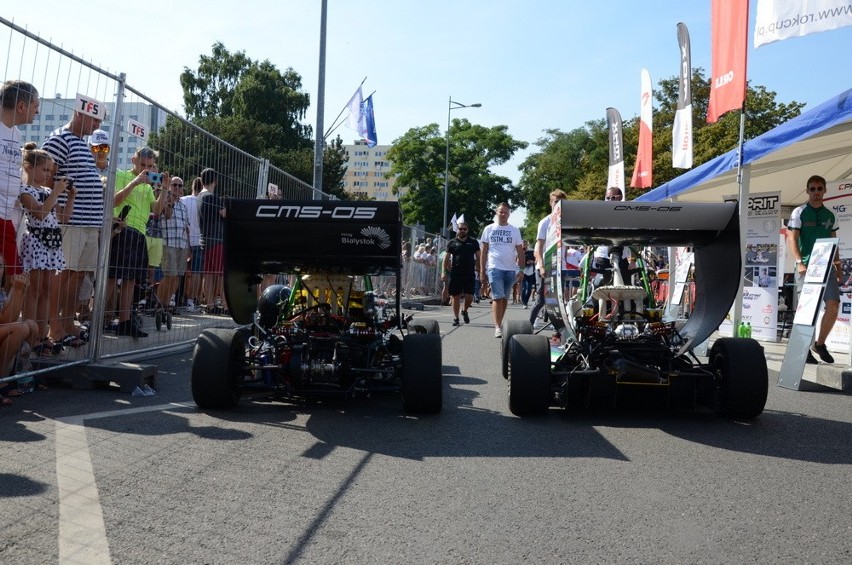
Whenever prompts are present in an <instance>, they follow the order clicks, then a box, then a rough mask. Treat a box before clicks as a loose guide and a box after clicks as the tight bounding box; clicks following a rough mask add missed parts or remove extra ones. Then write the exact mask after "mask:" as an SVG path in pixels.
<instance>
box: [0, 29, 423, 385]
mask: <svg viewBox="0 0 852 565" xmlns="http://www.w3.org/2000/svg"><path fill="white" fill-rule="evenodd" d="M0 24H2V26H0V44H4V45H7V46H8V52H7V58H6V64H5V71H4V73H5V74H4V76H3V77H2V81H3V82H5V81H9V80H22V81H26V82H28V83H30V84H32V85H34V86H35V87H36V88H37V89H38V91H39V95H40V108H39V114H38V115H37V116H35V118H34V119H33V120H32V122H31V123H23V121H22V122H21V123H15V125H14V126H13V127H16V128H17V130H18V131H19V132H20V138H21V140H20V143H21V144H23V143H26V142H28V141H32V142H35V143H36V144H37V145H38V146H39V147H41V146H43V145H44V144H45V142H46V140H47V139H48V138H50V137H53V136H56V134H57V132H58V131H60V128H62V127H63V126H65V125H66V124H74V127H73V128H72V129H74V133H75V135H76V137H77V139H79V140H83V141H86V140H88V137H89V134H90V133H91V132H92V131H93V130H95V129H100V130H103V131H105V132H106V133H107V135H108V137H109V141H110V144H109V147H110V152H109V154H108V156H109V158H108V161H107V163H106V165H105V166H104V167H103V168H101V169H92V163H99V164H101V165H103V159H101V161H98V160H97V157H98V155H97V154H92V159H91V161H88V164H87V165H86V167H88V169H89V170H90V171H93V172H94V173H95V174H97V175H98V176H99V177H100V178H101V180H102V182H103V187H105V188H103V190H102V191H94V192H91V191H90V193H89V195H88V201H87V202H88V203H89V204H94V205H95V206H96V207H98V209H99V206H100V205H101V204H102V205H103V210H104V211H103V215H102V217H100V216H99V217H98V219H97V221H96V222H90V223H92V224H94V225H96V227H97V228H102V227H105V226H112V225H113V218H114V216H115V215H117V214H114V211H113V204H114V200H115V194H116V193H115V191H114V190H113V187H115V186H116V178H117V177H120V179H122V180H123V181H124V182H123V183H122V186H123V185H124V184H126V181H127V180H128V179H129V178H132V176H130V177H128V176H127V173H123V172H121V171H127V170H130V169H131V168H132V167H133V165H132V157H133V155H134V153H135V151H136V150H137V149H138V148H141V147H145V146H149V147H151V148H153V149H155V150H156V151H157V152H158V157H157V159H156V160H157V166H158V169H159V170H160V171H164V172H168V173H170V174H171V175H172V176H179V177H180V178H181V179H182V180H183V183H184V194H185V195H189V194H190V186H191V185H192V182H193V180H194V179H195V178H196V177H198V175H199V174H200V172H201V171H202V170H203V169H204V168H207V167H209V168H212V169H214V170H216V172H217V173H218V175H219V177H218V183H217V186H216V191H215V192H216V193H217V194H218V195H221V196H230V197H236V198H263V197H266V194H267V187H268V186H269V185H270V184H274V185H276V186H277V187H278V191H279V194H280V195H281V197H283V198H292V199H314V198H322V199H327V198H333V197H332V196H330V195H327V194H325V193H320V192H318V191H315V190H314V189H313V188H312V187H311V186H310V185H308V184H306V183H304V182H302V181H300V180H299V179H297V178H295V177H293V176H292V175H289V174H287V173H286V172H284V171H282V170H280V169H278V168H276V167H274V166H271V165H270V163H269V161H268V160H266V159H263V158H260V157H255V156H253V155H250V154H248V153H246V152H244V151H242V150H240V149H238V148H236V147H234V146H233V145H230V144H229V143H227V142H225V141H223V140H221V139H219V138H217V137H216V136H214V135H212V134H211V133H209V132H207V131H205V130H203V129H201V128H199V127H198V126H196V125H194V124H192V123H190V122H188V121H187V120H185V119H184V118H183V117H181V116H180V115H178V114H177V113H175V112H172V111H170V110H168V109H166V108H165V107H163V106H162V105H161V104H159V103H157V102H156V101H155V100H153V99H151V98H149V97H147V96H146V95H144V94H143V93H141V92H139V91H137V90H135V89H133V88H132V87H131V86H130V85H129V84H128V83H127V80H126V76H125V74H123V73H121V74H114V73H111V72H109V71H106V70H103V69H101V68H99V67H97V66H95V65H93V64H92V63H90V62H89V61H87V60H85V59H83V58H81V57H79V56H77V55H74V54H72V53H69V52H67V51H65V50H63V49H62V48H59V47H57V46H54V45H52V44H51V43H50V42H48V41H45V40H43V39H42V38H40V37H38V36H37V35H35V34H33V33H31V32H29V31H27V30H25V29H23V28H21V27H20V26H17V25H15V24H14V23H13V22H11V21H9V20H6V19H4V18H2V17H0ZM4 31H5V33H4ZM87 105H88V106H87ZM80 116H83V117H80ZM148 132H152V133H151V134H149V133H148ZM10 141H11V140H10ZM78 143H79V142H78ZM87 147H88V146H87ZM0 149H7V150H15V149H16V148H15V147H12V146H9V147H4V148H0ZM78 150H79V148H78ZM102 157H103V155H101V158H102ZM81 158H82V157H81ZM70 164H71V163H67V165H69V166H70ZM62 170H63V167H62V166H60V172H62ZM78 172H79V171H77V172H75V173H73V174H72V173H70V172H69V173H67V176H70V177H74V176H75V175H76V174H78ZM84 176H85V174H84ZM77 185H78V186H77V188H78V189H81V188H85V187H81V183H80V182H79V181H78V183H77ZM0 190H2V189H0ZM95 192H97V194H96V193H95ZM1 196H2V195H0V197H1ZM101 199H102V200H101ZM64 200H65V198H64V196H63V197H60V200H59V203H60V204H62V203H63V202H64ZM77 200H78V203H76V204H75V210H76V209H78V207H80V206H83V207H85V204H86V202H83V204H80V202H81V201H82V200H84V192H83V190H80V192H79V193H78V198H77ZM0 201H2V199H1V198H0ZM78 211H79V210H78ZM14 214H15V212H12V211H5V213H4V216H5V217H6V218H11V217H12V216H14ZM17 214H18V215H19V216H20V217H21V218H22V219H23V218H26V214H24V213H23V210H18V211H17ZM71 223H72V224H73V223H78V221H77V220H75V217H73V216H72V218H71ZM31 224H32V219H31V218H30V219H29V220H27V221H26V222H24V221H22V222H21V223H19V224H18V232H19V233H18V244H19V245H18V248H19V250H21V247H22V238H23V236H24V233H26V232H27V230H28V229H29V228H28V225H30V226H31ZM63 229H65V228H63ZM149 233H154V234H156V232H149ZM66 234H67V232H66ZM413 234H414V231H412V230H407V232H406V241H409V242H410V243H411V244H412V245H413V246H414V250H415V251H416V249H417V245H419V244H420V243H423V244H425V243H426V242H427V238H428V239H432V238H434V236H430V235H428V234H421V236H420V237H415V236H414V235H413ZM112 235H113V234H112V231H111V230H109V229H100V233H99V235H98V236H97V237H98V248H99V249H100V252H99V253H98V254H97V257H98V259H97V266H96V267H94V266H93V268H92V269H90V270H88V271H87V272H84V271H82V270H75V271H72V270H70V269H66V270H65V271H62V272H61V273H59V274H55V273H53V272H52V271H51V272H48V271H47V270H43V269H35V270H33V271H30V276H29V279H30V281H31V282H32V281H34V280H35V279H37V278H41V279H44V280H47V281H48V282H47V287H46V288H35V285H33V284H30V286H29V287H28V288H26V289H25V290H24V291H23V292H24V296H23V304H24V306H23V309H24V313H25V314H27V313H29V314H30V315H28V316H25V318H26V319H29V320H32V321H34V322H35V323H36V324H35V325H37V326H38V330H36V329H35V328H32V326H33V324H30V325H29V326H28V328H32V329H28V330H27V331H28V332H29V335H28V336H26V337H25V338H24V339H25V340H26V341H28V342H30V344H31V345H32V346H33V347H34V348H36V349H37V350H38V352H39V353H40V355H39V356H32V360H31V361H32V364H33V367H32V368H31V367H30V362H29V360H28V359H27V355H26V354H25V352H19V348H18V347H12V346H11V345H10V344H11V343H19V342H20V341H21V340H20V339H19V340H18V341H17V342H10V341H7V342H6V343H3V339H4V338H0V382H6V381H10V380H14V379H18V378H26V377H30V376H34V375H38V374H40V373H43V372H48V371H52V370H55V369H57V368H62V367H68V366H72V365H77V364H88V363H92V362H96V361H99V360H101V359H114V358H120V357H127V356H132V357H134V358H140V357H141V356H144V355H146V354H148V355H157V354H158V353H160V352H162V351H164V350H168V349H174V348H176V347H187V346H189V345H190V344H192V343H194V341H195V339H196V337H197V336H198V334H199V333H200V331H201V330H203V329H204V328H207V327H213V326H219V325H230V324H232V321H231V320H230V317H228V316H227V314H226V312H225V311H224V307H225V304H224V303H223V302H220V301H219V300H217V298H220V296H221V295H220V291H219V290H215V291H214V292H213V294H215V295H216V296H212V297H204V296H201V292H202V291H201V284H200V283H201V280H202V279H203V278H204V277H205V276H211V275H210V273H205V272H204V271H203V269H201V270H198V269H196V270H193V269H192V266H193V265H192V262H191V261H190V262H189V263H188V269H187V272H186V273H185V274H184V275H182V276H177V281H176V283H177V284H176V286H175V281H174V280H173V279H171V280H170V283H169V285H165V284H163V283H162V279H163V275H162V272H161V270H160V269H158V268H157V267H156V266H155V265H151V266H150V267H149V269H147V272H146V273H145V276H141V277H139V278H140V280H144V283H142V284H138V285H136V287H135V289H134V291H133V297H132V301H131V302H130V306H129V307H128V308H122V307H121V306H120V302H119V301H118V300H116V298H115V296H116V295H118V294H120V288H119V285H121V286H124V292H125V293H127V292H128V291H127V287H128V286H129V285H128V284H127V283H126V282H125V281H123V280H122V281H120V282H118V281H115V280H111V279H110V265H109V263H110V261H109V258H110V249H111V247H112V241H111V238H112ZM66 238H67V235H66ZM433 241H437V238H435V239H434V240H433ZM146 243H147V246H148V248H149V250H150V249H152V245H153V248H154V249H156V248H157V246H158V243H157V242H156V238H154V239H152V238H148V240H147V242H146ZM195 243H196V242H193V245H195ZM430 243H431V242H430ZM291 244H297V245H298V244H299V243H298V242H291ZM415 251H412V252H411V254H410V255H409V257H411V260H406V261H405V269H404V273H403V280H404V285H403V286H402V288H403V292H404V294H405V295H406V297H408V298H410V299H416V300H430V299H435V298H436V297H437V296H438V295H439V294H440V277H439V274H438V270H437V269H438V268H437V261H438V259H437V254H436V255H435V259H434V261H435V262H434V263H432V262H431V261H430V260H429V259H428V258H426V259H424V258H421V257H418V258H417V259H416V260H415V259H414V258H413V256H414V252H415ZM152 255H156V253H152ZM154 262H155V261H154ZM9 263H11V261H8V260H7V264H9ZM36 271H41V272H38V273H37V274H33V273H36ZM42 275H43V276H42ZM48 275H49V276H48ZM11 278H12V277H9V279H11ZM116 278H118V277H116ZM214 278H217V279H218V280H221V276H219V277H216V276H215V275H214ZM5 283H6V284H5V286H6V288H7V289H9V288H11V290H10V294H9V296H8V297H7V301H6V304H7V305H10V306H11V305H12V303H15V302H18V303H20V299H21V296H17V297H16V298H15V299H14V300H13V298H14V297H15V293H21V292H22V289H20V288H18V287H13V286H12V284H11V282H10V281H9V280H6V281H5ZM217 284H221V283H220V282H219V283H217ZM379 284H381V285H382V286H384V287H386V288H390V286H389V283H388V282H381V281H380V282H379ZM167 286H170V287H172V288H173V289H174V290H173V291H172V292H167V294H168V295H167V296H166V295H164V294H163V289H164V288H165V287H167ZM214 288H215V287H214ZM218 288H220V287H218ZM394 290H395V287H394ZM63 299H64V300H66V301H67V302H70V303H71V304H72V306H70V307H68V305H67V303H66V306H65V307H63V306H62V304H63V302H62V300H63ZM51 301H54V302H58V303H59V306H58V312H59V316H58V317H54V316H51V315H49V312H55V311H56V310H57V308H53V307H50V308H48V305H49V304H50V303H51ZM202 303H206V306H207V308H205V309H199V308H198V305H199V304H202ZM33 313H36V314H35V315H33ZM128 317H131V318H132V319H133V320H134V321H138V322H139V325H138V326H136V327H137V328H138V329H141V331H143V332H145V333H147V334H148V336H147V337H138V338H137V337H132V336H124V335H119V334H118V333H117V332H116V331H115V328H116V326H115V321H116V320H125V319H127V318H128ZM14 319H17V316H14V317H13V319H12V320H9V323H11V324H18V326H20V325H21V324H22V323H23V322H14ZM48 323H50V325H51V337H53V338H54V339H55V340H60V339H62V337H63V336H65V334H67V337H65V339H67V341H68V344H69V346H66V347H63V348H59V347H57V348H51V347H47V346H45V344H43V343H42V342H41V341H40V340H41V338H42V337H44V336H46V335H47V331H48V329H47V328H48ZM53 326H56V327H59V326H61V327H62V328H63V329H62V330H61V331H60V332H58V333H57V332H56V331H55V328H54V327H53ZM81 333H82V334H84V337H87V339H88V341H87V343H85V344H83V345H80V342H79V341H77V340H78V339H79V337H80V334H81ZM122 333H125V332H122ZM70 344H74V345H76V346H70ZM10 374H13V376H9V375H10Z"/></svg>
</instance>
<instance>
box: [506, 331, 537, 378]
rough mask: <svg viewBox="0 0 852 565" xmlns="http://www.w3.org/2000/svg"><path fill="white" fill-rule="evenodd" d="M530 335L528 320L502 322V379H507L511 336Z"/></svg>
mask: <svg viewBox="0 0 852 565" xmlns="http://www.w3.org/2000/svg"><path fill="white" fill-rule="evenodd" d="M526 334H532V324H530V323H529V320H506V321H505V322H503V339H502V340H501V341H500V357H501V360H502V362H503V378H504V379H508V378H509V342H510V341H512V336H513V335H526Z"/></svg>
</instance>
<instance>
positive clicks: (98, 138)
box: [89, 129, 109, 145]
mask: <svg viewBox="0 0 852 565" xmlns="http://www.w3.org/2000/svg"><path fill="white" fill-rule="evenodd" d="M89 145H109V134H108V133H107V132H105V131H104V130H102V129H96V130H95V131H93V132H92V135H90V136H89Z"/></svg>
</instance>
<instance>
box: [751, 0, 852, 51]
mask: <svg viewBox="0 0 852 565" xmlns="http://www.w3.org/2000/svg"><path fill="white" fill-rule="evenodd" d="M846 26H852V4H850V3H849V0H757V16H756V18H755V25H754V46H755V48H757V47H760V46H761V45H766V44H767V43H773V42H775V41H780V40H782V39H789V38H791V37H802V36H803V35H808V34H809V33H816V32H819V31H828V30H831V29H837V28H841V27H846Z"/></svg>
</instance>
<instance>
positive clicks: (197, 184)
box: [180, 177, 204, 312]
mask: <svg viewBox="0 0 852 565" xmlns="http://www.w3.org/2000/svg"><path fill="white" fill-rule="evenodd" d="M201 188H202V184H201V177H195V179H194V180H193V181H192V188H191V192H190V193H189V194H187V195H185V196H181V198H180V201H181V202H183V204H184V205H185V206H186V210H187V214H188V215H189V264H188V265H187V269H186V275H185V276H184V277H185V278H184V282H183V295H184V298H186V311H187V312H198V305H199V304H200V303H201V302H199V300H198V297H199V295H200V294H201V273H202V272H203V270H204V248H203V247H202V246H201V224H200V223H199V220H198V193H199V192H201Z"/></svg>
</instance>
